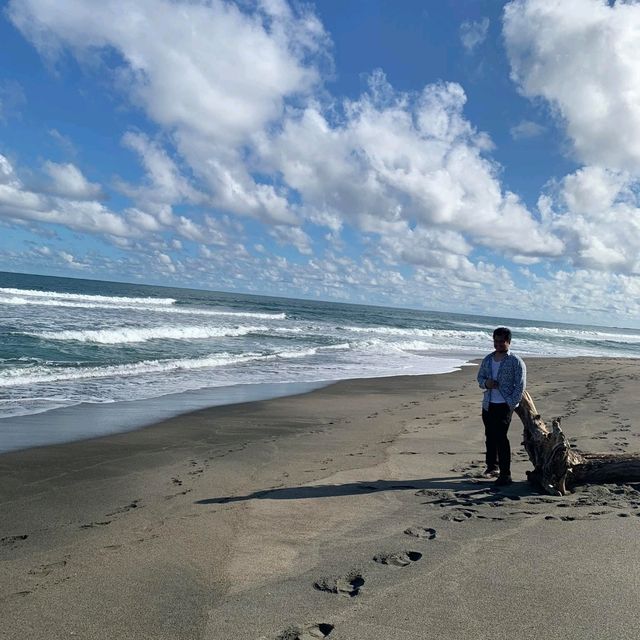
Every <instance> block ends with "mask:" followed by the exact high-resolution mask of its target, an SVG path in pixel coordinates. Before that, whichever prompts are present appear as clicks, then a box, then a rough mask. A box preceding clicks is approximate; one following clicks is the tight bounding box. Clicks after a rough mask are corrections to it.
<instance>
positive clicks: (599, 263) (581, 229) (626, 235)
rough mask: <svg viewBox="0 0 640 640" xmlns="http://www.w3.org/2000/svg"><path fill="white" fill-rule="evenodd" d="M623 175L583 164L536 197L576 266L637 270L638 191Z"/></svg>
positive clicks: (639, 246) (639, 245) (639, 268)
mask: <svg viewBox="0 0 640 640" xmlns="http://www.w3.org/2000/svg"><path fill="white" fill-rule="evenodd" d="M636 186H637V185H636V183H634V182H633V180H632V179H631V177H630V176H629V174H627V173H623V172H616V171H611V170H608V169H604V168H602V167H583V168H581V169H579V170H578V171H576V172H574V173H573V174H570V175H568V176H566V177H565V178H564V179H563V180H562V181H561V182H560V183H559V184H558V185H557V187H556V188H555V192H554V193H551V194H550V195H549V196H547V197H545V198H543V199H542V200H541V203H540V206H541V208H543V209H544V211H545V215H546V216H547V217H549V218H550V220H551V222H550V226H551V228H553V230H554V231H555V233H557V234H558V235H559V236H560V237H562V238H563V240H564V242H565V244H566V247H567V258H568V259H569V260H570V261H571V262H572V263H573V264H574V265H575V266H576V267H578V268H587V269H601V270H605V271H618V272H621V273H628V274H636V275H638V274H640V194H639V193H638V191H637V190H636V189H635V187H636Z"/></svg>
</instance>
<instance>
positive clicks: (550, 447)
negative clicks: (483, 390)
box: [515, 391, 640, 495]
mask: <svg viewBox="0 0 640 640" xmlns="http://www.w3.org/2000/svg"><path fill="white" fill-rule="evenodd" d="M515 412H516V413H517V414H518V416H519V417H520V419H521V420H522V424H523V426H524V433H523V439H524V442H523V444H524V447H525V449H526V450H527V453H528V454H529V459H530V460H531V463H532V464H533V471H528V472H527V477H528V479H529V481H530V482H532V483H533V484H536V485H539V486H540V487H541V488H542V489H543V490H544V491H545V492H547V493H550V494H551V495H565V494H566V493H567V491H568V487H570V486H572V485H576V484H584V483H604V482H620V481H623V482H634V481H640V454H611V453H597V454H596V453H580V452H578V451H576V450H575V449H572V448H571V445H570V444H569V442H568V440H567V438H566V436H565V435H564V433H563V431H562V429H561V428H560V418H556V419H555V420H553V422H552V427H551V429H549V427H547V425H546V424H545V422H544V420H543V419H542V418H541V416H540V414H539V413H538V411H537V410H536V406H535V404H534V403H533V399H532V398H531V396H530V395H529V393H528V392H527V391H525V392H524V394H523V396H522V400H521V401H520V404H519V405H518V406H517V407H516V409H515Z"/></svg>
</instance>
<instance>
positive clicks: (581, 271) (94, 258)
mask: <svg viewBox="0 0 640 640" xmlns="http://www.w3.org/2000/svg"><path fill="white" fill-rule="evenodd" d="M638 29H640V4H637V3H635V2H615V3H608V2H605V1H601V0H565V1H564V2H562V3H558V2H555V1H551V0H513V1H512V2H504V3H502V2H497V1H494V0H491V1H482V0H468V1H464V0H455V1H453V0H452V1H451V2H444V1H443V2H418V1H410V0H403V1H402V2H397V1H396V2H390V1H384V2H383V1H377V2H376V1H373V0H366V1H365V0H348V1H345V0H323V1H322V2H318V3H317V4H311V3H304V4H302V3H288V2H286V1H285V0H263V1H260V2H254V1H250V0H243V1H241V2H235V3H234V2H220V1H218V0H209V1H207V2H178V1H169V0H140V1H139V2H136V3H127V2H123V1H119V0H104V1H102V2H99V3H98V2H89V1H87V0H85V1H81V0H60V2H57V3H50V2H48V1H46V0H20V1H15V2H8V3H6V4H5V5H4V11H3V12H2V14H1V16H0V43H1V44H0V230H1V231H2V233H1V234H0V269H2V270H7V271H22V272H32V273H40V274H51V275H66V276H72V277H84V278H99V279H112V280H123V281H131V282H146V283H152V284H166V285H172V286H173V285H177V286H187V287H195V288H208V289H218V290H227V291H230V290H231V291H241V292H249V293H265V294H273V295H284V296H293V297H310V298H320V299H328V300H337V301H350V302H364V303H371V304H383V305H384V304H390V305H400V306H409V307H418V308H426V309H434V310H450V311H458V312H468V313H484V314H491V315H497V314H504V315H507V316H511V317H513V316H518V317H531V318H542V319H544V318H548V319H553V320H567V321H586V322H598V323H604V324H609V325H611V324H614V325H627V326H638V325H639V323H640V279H639V276H640V201H639V194H640V64H638V61H639V60H640V42H639V40H638V38H637V33H638Z"/></svg>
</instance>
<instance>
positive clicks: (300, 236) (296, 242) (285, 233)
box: [269, 225, 313, 256]
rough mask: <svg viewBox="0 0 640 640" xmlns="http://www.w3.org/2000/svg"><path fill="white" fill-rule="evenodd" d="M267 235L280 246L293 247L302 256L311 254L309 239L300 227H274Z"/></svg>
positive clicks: (311, 247) (311, 248)
mask: <svg viewBox="0 0 640 640" xmlns="http://www.w3.org/2000/svg"><path fill="white" fill-rule="evenodd" d="M269 233H270V234H271V235H272V236H273V237H274V238H275V239H276V240H277V241H278V242H279V243H280V244H290V245H293V246H294V247H295V248H296V249H297V250H298V251H299V252H300V253H301V254H303V255H308V256H309V255H312V254H313V246H312V241H311V238H310V237H309V236H308V235H307V234H306V233H305V232H304V231H303V230H302V229H301V228H300V227H288V226H285V225H276V226H275V227H273V228H272V229H271V230H270V232H269Z"/></svg>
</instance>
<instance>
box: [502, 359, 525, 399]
mask: <svg viewBox="0 0 640 640" xmlns="http://www.w3.org/2000/svg"><path fill="white" fill-rule="evenodd" d="M513 374H514V380H513V390H512V392H511V393H510V394H509V397H507V396H505V393H504V391H503V392H502V395H503V397H504V399H505V400H506V401H507V404H508V405H509V408H510V409H511V410H512V411H513V410H514V409H515V408H516V407H517V406H518V404H520V400H522V394H523V393H524V390H525V387H526V386H527V365H525V363H524V361H523V360H520V359H519V358H517V359H516V361H515V363H514V368H513Z"/></svg>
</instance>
